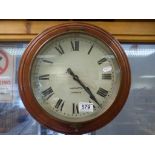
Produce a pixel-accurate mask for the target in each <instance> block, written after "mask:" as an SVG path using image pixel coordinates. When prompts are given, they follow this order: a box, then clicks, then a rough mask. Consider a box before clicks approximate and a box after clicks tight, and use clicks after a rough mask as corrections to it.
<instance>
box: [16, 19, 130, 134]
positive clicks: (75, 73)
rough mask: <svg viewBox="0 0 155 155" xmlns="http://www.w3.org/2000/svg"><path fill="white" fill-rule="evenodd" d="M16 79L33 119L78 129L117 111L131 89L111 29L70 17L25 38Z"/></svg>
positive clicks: (97, 124) (83, 129)
mask: <svg viewBox="0 0 155 155" xmlns="http://www.w3.org/2000/svg"><path fill="white" fill-rule="evenodd" d="M18 80H19V91H20V95H21V98H22V101H23V103H24V105H25V107H26V108H27V110H28V111H29V112H30V114H31V115H32V116H33V117H34V118H35V119H36V120H37V121H38V122H40V123H41V124H43V125H45V126H46V127H48V128H50V129H52V130H56V131H58V132H63V133H66V134H82V133H87V132H91V131H94V130H96V129H99V128H101V127H103V126H105V125H106V124H107V123H109V122H110V121H112V119H114V118H115V116H116V115H117V114H118V113H119V112H120V110H121V109H122V107H123V105H124V104H125V101H126V99H127V96H128V93H129V90H130V67H129V63H128V59H127V57H126V55H125V53H124V51H123V49H122V48H121V45H120V44H119V42H118V41H117V40H116V39H115V38H113V36H112V35H111V34H109V33H108V32H106V31H104V30H103V29H101V28H99V27H96V26H93V25H89V24H85V23H74V22H73V23H67V24H62V25H57V26H55V27H51V28H48V29H46V30H45V31H43V32H42V33H40V34H39V35H38V36H37V37H36V38H34V39H33V40H32V41H31V42H30V44H29V45H28V47H27V49H26V50H25V52H24V54H23V56H22V59H21V62H20V67H19V74H18Z"/></svg>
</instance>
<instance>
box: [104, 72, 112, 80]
mask: <svg viewBox="0 0 155 155" xmlns="http://www.w3.org/2000/svg"><path fill="white" fill-rule="evenodd" d="M102 79H104V80H111V79H112V75H111V74H110V73H109V74H102Z"/></svg>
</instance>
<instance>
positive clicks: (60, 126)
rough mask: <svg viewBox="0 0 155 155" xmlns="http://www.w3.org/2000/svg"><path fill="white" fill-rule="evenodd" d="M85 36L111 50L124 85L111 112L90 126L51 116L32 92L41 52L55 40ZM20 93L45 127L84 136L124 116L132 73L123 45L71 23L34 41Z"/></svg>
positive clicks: (20, 78)
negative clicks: (69, 35)
mask: <svg viewBox="0 0 155 155" xmlns="http://www.w3.org/2000/svg"><path fill="white" fill-rule="evenodd" d="M72 32H76V33H84V34H88V35H90V36H93V37H95V38H97V39H99V40H100V41H101V42H103V43H104V44H106V45H107V47H109V48H110V49H111V50H112V51H113V53H114V55H115V57H116V59H117V62H118V65H119V68H120V71H121V83H120V88H119V92H118V94H117V97H116V98H115V101H114V103H113V104H112V105H111V106H110V108H109V109H108V110H107V111H106V112H105V113H103V114H102V115H101V116H99V117H97V118H95V119H92V120H91V121H86V122H82V123H80V122H78V123H75V122H72V123H68V122H65V121H61V120H59V119H57V118H55V117H53V116H51V115H49V114H48V113H47V112H46V111H45V110H44V109H43V108H42V107H41V106H40V105H39V104H38V102H37V100H36V98H35V97H34V95H33V91H32V88H31V66H32V64H33V61H34V59H35V57H36V55H37V54H38V52H39V51H40V49H41V48H42V47H43V46H44V45H45V44H46V43H47V42H48V41H49V40H51V39H54V38H55V37H58V36H60V35H63V34H67V33H72ZM18 83H19V92H20V96H21V98H22V101H23V103H24V105H25V107H26V109H27V110H28V111H29V113H30V114H31V115H32V116H33V117H34V118H35V119H36V120H37V121H38V122H39V123H41V124H43V125H44V126H46V127H48V128H50V129H52V130H55V131H57V132H62V133H65V134H83V133H88V132H91V131H94V130H97V129H99V128H101V127H103V126H105V125H106V124H107V123H109V122H110V121H112V120H113V119H114V118H115V117H116V115H117V114H118V113H119V112H120V110H121V109H122V107H123V106H124V104H125V101H126V99H127V97H128V94H129V90H130V83H131V73H130V67H129V63H128V59H127V56H126V55H125V53H124V50H123V49H122V47H121V45H120V43H119V42H118V41H117V40H116V39H115V38H114V37H113V36H112V35H111V34H110V33H108V32H106V31H105V30H103V29H101V28H99V27H96V26H93V25H90V24H85V23H79V22H71V23H66V24H61V25H57V26H53V27H50V28H48V29H46V30H45V31H43V32H42V33H40V34H39V35H38V36H37V37H36V38H34V39H33V40H32V41H31V42H30V43H29V45H28V47H27V49H26V50H25V52H24V54H23V56H22V59H21V61H20V67H19V72H18Z"/></svg>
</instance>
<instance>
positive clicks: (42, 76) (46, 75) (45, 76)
mask: <svg viewBox="0 0 155 155" xmlns="http://www.w3.org/2000/svg"><path fill="white" fill-rule="evenodd" d="M49 76H50V75H49V74H45V75H41V76H39V80H49Z"/></svg>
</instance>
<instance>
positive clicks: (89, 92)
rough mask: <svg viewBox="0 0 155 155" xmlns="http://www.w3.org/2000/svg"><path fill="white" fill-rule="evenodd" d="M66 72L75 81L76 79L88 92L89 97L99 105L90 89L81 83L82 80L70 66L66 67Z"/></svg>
mask: <svg viewBox="0 0 155 155" xmlns="http://www.w3.org/2000/svg"><path fill="white" fill-rule="evenodd" d="M67 72H68V73H69V74H70V75H71V76H72V77H73V79H74V80H75V81H77V82H78V83H79V84H80V85H81V86H82V87H83V89H84V90H85V91H86V92H87V93H88V94H89V96H90V98H91V99H92V100H93V101H95V102H96V103H97V104H98V105H99V106H100V104H99V103H98V101H97V99H96V98H95V96H94V95H93V93H92V92H91V90H90V89H89V88H88V87H86V86H85V85H84V84H83V82H82V81H81V80H80V79H79V77H78V76H77V75H75V74H74V73H73V71H72V70H71V68H68V69H67Z"/></svg>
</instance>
